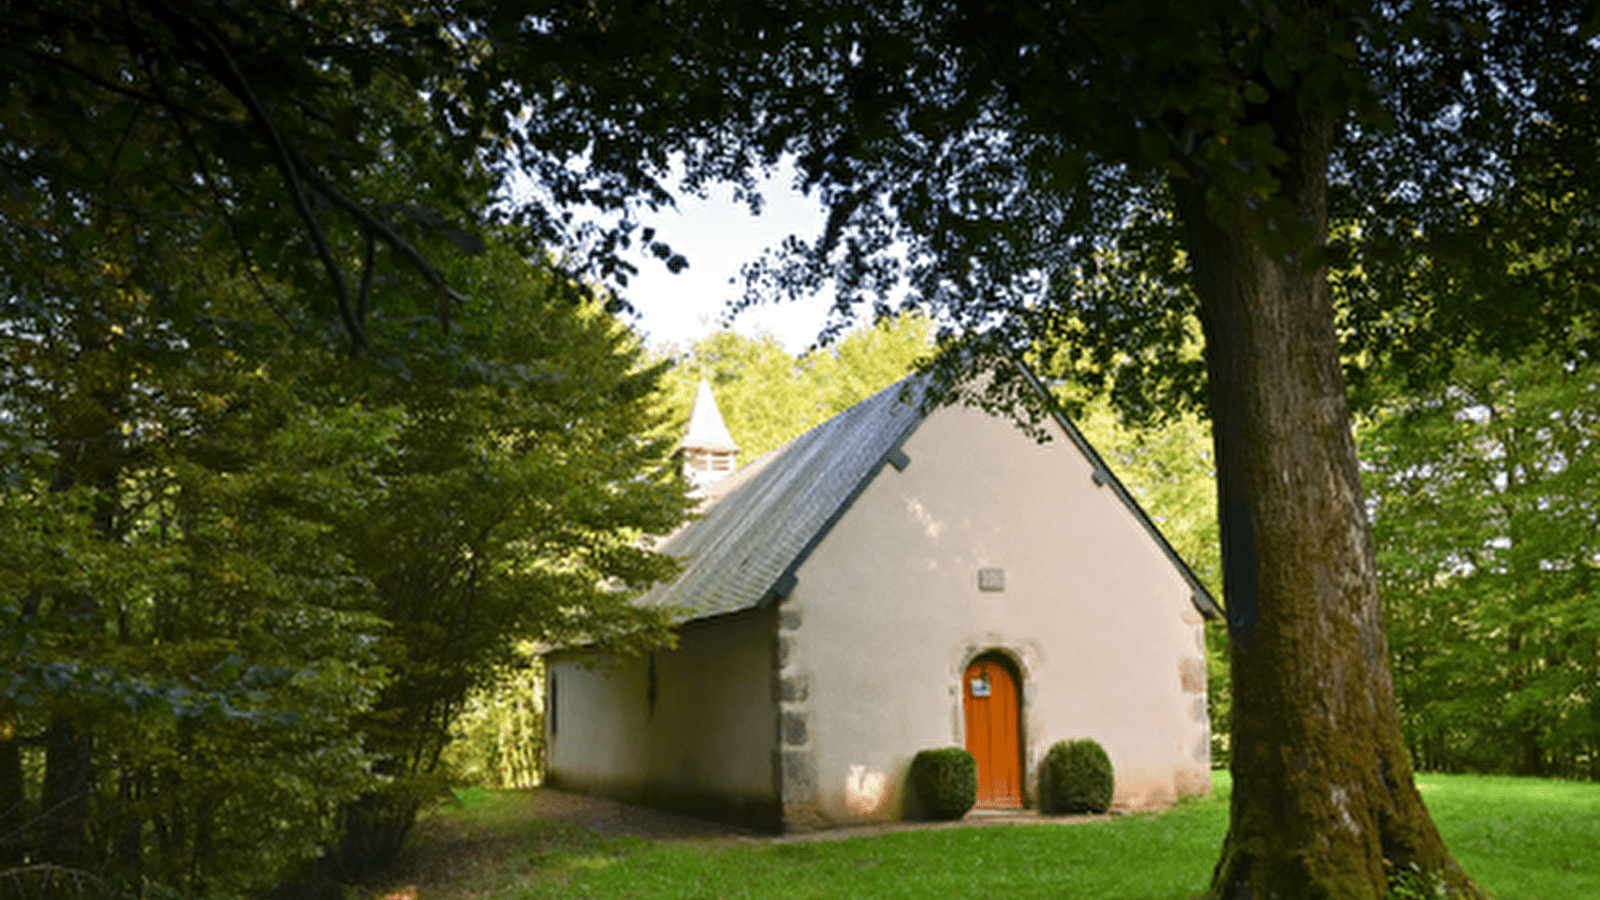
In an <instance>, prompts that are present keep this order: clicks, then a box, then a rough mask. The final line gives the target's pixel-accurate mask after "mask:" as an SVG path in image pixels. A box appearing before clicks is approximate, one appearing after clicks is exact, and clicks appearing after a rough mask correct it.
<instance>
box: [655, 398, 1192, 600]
mask: <svg viewBox="0 0 1600 900" xmlns="http://www.w3.org/2000/svg"><path fill="white" fill-rule="evenodd" d="M1028 378H1029V380H1030V381H1031V382H1032V383H1033V385H1034V386H1035V388H1036V389H1038V390H1040V391H1043V390H1044V387H1043V386H1042V385H1040V384H1039V383H1038V382H1037V380H1034V379H1033V376H1032V375H1031V374H1029V375H1028ZM929 385H930V379H929V378H928V377H927V376H922V375H913V376H910V377H908V378H906V379H904V380H902V381H900V382H898V383H896V384H893V385H891V386H889V387H887V388H885V389H883V390H882V391H879V392H878V393H877V394H874V395H873V396H871V397H869V398H867V399H866V400H863V401H861V402H860V403H857V404H856V405H855V406H852V407H850V408H849V409H847V410H845V411H844V412H842V413H840V414H839V415H837V416H834V417H833V418H832V419H829V420H828V421H826V422H823V423H822V424H821V425H818V426H817V427H815V428H813V429H811V430H810V431H807V432H806V433H805V434H802V435H800V436H799V437H797V438H795V439H794V440H792V441H790V442H789V443H787V444H784V445H783V446H781V447H778V448H777V449H775V450H773V451H771V452H770V453H768V454H766V455H765V456H763V457H761V458H759V459H756V460H754V461H752V462H751V463H749V464H748V465H746V466H743V467H741V468H740V469H738V470H737V471H735V472H734V473H733V474H731V475H729V476H728V477H727V478H725V479H723V480H722V481H720V482H718V483H717V484H715V485H713V486H712V487H711V488H710V489H709V491H708V497H707V500H706V503H707V506H706V507H704V508H703V510H702V512H703V517H702V518H699V519H697V520H695V521H692V522H690V523H689V524H688V525H686V526H685V527H684V528H682V529H680V530H679V531H678V532H677V533H675V534H673V535H672V536H671V537H669V538H668V539H667V540H666V541H665V542H663V544H662V546H661V547H660V548H659V549H661V550H662V551H664V552H667V553H671V554H672V555H674V556H677V557H679V558H682V559H685V560H686V561H687V566H686V567H685V569H684V571H683V572H682V574H681V575H679V577H678V579H677V580H676V581H673V582H670V583H665V584H657V585H655V586H654V587H653V588H651V589H650V590H649V591H648V592H647V593H645V594H644V596H643V597H641V598H640V602H642V603H649V604H658V605H665V606H673V607H678V608H679V609H681V610H683V611H684V613H683V615H682V616H681V620H682V621H692V620H696V619H705V618H711V617H713V616H719V615H725V614H727V613H733V612H738V611H740V610H745V609H751V608H754V607H757V606H762V605H765V604H768V603H771V602H774V601H775V600H777V599H778V598H781V597H784V596H787V595H788V593H789V591H790V590H792V589H793V587H794V585H795V581H794V573H795V572H796V571H797V570H798V569H799V568H800V566H801V564H802V563H804V562H805V560H806V558H807V557H809V556H810V555H811V551H812V550H813V549H815V548H816V546H817V545H818V544H819V543H820V542H821V541H822V539H823V538H824V537H825V536H826V535H827V533H828V532H829V531H830V530H831V529H832V527H833V524H834V523H835V522H837V521H838V520H839V518H840V517H841V516H843V515H844V513H845V512H846V511H847V510H848V509H849V508H850V506H851V504H852V503H854V501H855V499H856V497H857V496H859V495H860V493H861V492H862V491H863V490H865V489H866V487H867V485H868V484H870V483H871V482H872V479H873V478H874V477H876V476H877V474H878V472H879V471H881V470H882V469H883V467H884V466H885V465H888V464H894V465H898V466H904V465H905V457H904V456H903V455H902V454H901V451H900V445H901V444H902V443H904V442H905V440H906V438H908V437H910V436H911V433H912V432H913V431H915V430H916V428H917V426H918V425H920V424H921V423H922V420H923V418H924V416H925V413H924V411H923V409H922V407H923V402H922V401H923V399H924V395H925V393H926V392H927V390H928V389H929ZM1055 418H1056V421H1057V424H1058V425H1060V426H1061V428H1062V430H1064V431H1065V432H1066V433H1067V435H1068V436H1069V437H1070V439H1071V440H1072V441H1073V443H1075V444H1076V445H1077V446H1078V447H1079V448H1080V449H1081V450H1082V451H1083V452H1084V453H1085V455H1086V456H1088V458H1089V460H1090V461H1091V463H1092V464H1093V465H1094V467H1095V473H1096V474H1095V477H1096V479H1097V481H1100V482H1101V483H1103V484H1106V485H1107V486H1109V487H1111V488H1112V489H1114V490H1115V491H1116V492H1117V495H1118V497H1119V498H1120V499H1121V500H1122V501H1123V503H1124V504H1125V505H1127V506H1128V508H1129V509H1130V510H1131V511H1132V512H1133V513H1134V514H1135V516H1137V517H1138V519H1139V521H1140V522H1141V523H1143V525H1144V526H1145V529H1146V530H1147V531H1148V532H1149V533H1150V534H1151V536H1152V537H1153V538H1154V539H1155V540H1156V541H1157V542H1158V544H1159V545H1160V547H1161V548H1162V549H1163V550H1164V551H1165V552H1166V554H1167V556H1168V558H1169V559H1171V561H1172V562H1173V563H1174V564H1175V565H1176V566H1177V567H1178V569H1179V571H1180V572H1181V573H1182V574H1183V576H1184V577H1185V579H1187V580H1188V582H1189V584H1190V586H1191V587H1192V588H1193V590H1194V604H1195V607H1196V608H1197V609H1198V610H1199V611H1200V612H1201V613H1202V614H1203V615H1205V616H1207V617H1208V618H1215V617H1219V616H1220V615H1221V609H1220V607H1219V606H1218V605H1217V603H1216V601H1215V600H1214V599H1213V598H1212V597H1211V595H1210V593H1209V592H1207V591H1206V588H1205V586H1204V585H1203V584H1201V582H1200V580H1199V578H1197V577H1196V576H1195V574H1194V573H1193V571H1191V570H1190V569H1189V566H1188V565H1187V564H1186V563H1185V562H1184V561H1183V560H1182V558H1180V557H1179V556H1178V554H1177V552H1176V551H1174V550H1173V549H1172V546H1171V544H1169V543H1168V542H1167V540H1166V538H1165V536H1163V535H1162V534H1161V532H1160V530H1159V529H1158V528H1157V527H1156V526H1155V523H1154V522H1152V521H1151V520H1150V517H1149V516H1147V515H1146V514H1145V512H1144V510H1143V509H1141V508H1140V507H1139V505H1138V503H1137V502H1135V501H1134V499H1133V497H1132V495H1130V494H1129V493H1128V492H1127V490H1126V489H1125V488H1124V487H1123V486H1122V484H1121V482H1119V481H1118V480H1117V479H1116V477H1115V475H1113V474H1112V473H1111V471H1110V469H1109V468H1107V466H1106V465H1105V462H1104V460H1102V459H1101V458H1100V455H1099V454H1098V453H1097V452H1095V450H1094V448H1093V447H1092V446H1090V444H1089V442H1088V440H1087V439H1086V438H1084V436H1083V435H1082V433H1080V432H1079V431H1078V429H1077V427H1076V426H1075V425H1073V424H1072V423H1071V421H1069V420H1068V419H1067V418H1066V417H1065V416H1060V415H1057V416H1056V417H1055Z"/></svg>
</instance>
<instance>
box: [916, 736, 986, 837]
mask: <svg viewBox="0 0 1600 900" xmlns="http://www.w3.org/2000/svg"><path fill="white" fill-rule="evenodd" d="M910 778H911V788H912V790H914V791H916V792H917V799H919V800H921V801H922V805H923V806H924V807H926V808H927V810H928V813H929V815H931V816H933V817H934V818H936V819H959V818H961V817H962V816H964V815H966V814H967V810H969V809H971V808H972V804H974V803H976V802H978V760H977V759H976V758H975V757H974V756H973V755H972V754H971V753H968V752H967V751H966V750H965V749H963V748H961V747H941V748H939V749H937V750H923V751H921V752H920V753H918V754H917V755H916V756H914V757H912V759H911V775H910Z"/></svg>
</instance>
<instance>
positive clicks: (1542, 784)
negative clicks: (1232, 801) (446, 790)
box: [376, 773, 1600, 900]
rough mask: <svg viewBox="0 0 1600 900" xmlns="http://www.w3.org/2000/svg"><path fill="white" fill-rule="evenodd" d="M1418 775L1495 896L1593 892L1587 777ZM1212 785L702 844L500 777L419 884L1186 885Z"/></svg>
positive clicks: (688, 893) (582, 893) (1077, 888)
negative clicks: (611, 822) (989, 820)
mask: <svg viewBox="0 0 1600 900" xmlns="http://www.w3.org/2000/svg"><path fill="white" fill-rule="evenodd" d="M1418 781H1419V783H1421V784H1422V785H1423V786H1424V787H1423V797H1424V799H1425V800H1426V801H1427V802H1428V806H1429V808H1430V809H1432V810H1433V813H1434V818H1435V821H1437V822H1438V824H1439V827H1440V829H1441V830H1442V831H1443V832H1444V836H1445V840H1446V842H1447V843H1448V844H1449V845H1450V847H1451V849H1452V850H1453V851H1454V853H1455V854H1456V858H1457V859H1458V860H1459V861H1460V862H1461V864H1462V865H1463V866H1465V867H1466V869H1467V871H1468V872H1470V873H1471V874H1472V875H1473V877H1474V878H1475V879H1476V880H1477V881H1478V883H1479V884H1481V885H1483V886H1484V887H1486V888H1488V889H1489V890H1490V891H1491V892H1492V893H1493V894H1494V895H1495V896H1496V897H1497V898H1499V900H1595V898H1600V784H1572V783H1564V782H1550V781H1539V780H1533V779H1519V778H1492V777H1480V776H1463V775H1454V776H1447V775H1424V776H1421V777H1420V778H1419V779H1418ZM1218 788H1219V790H1218V794H1219V796H1217V797H1215V798H1213V799H1208V800H1204V801H1198V802H1189V803H1185V804H1183V805H1181V806H1179V807H1178V808H1176V809H1174V810H1171V811H1169V812H1167V813H1164V814H1161V815H1141V816H1123V817H1117V818H1114V819H1110V820H1108V821H1105V822H1095V823H1087V824H1082V825H1072V826H1045V825H1017V826H994V827H985V828H953V829H941V830H928V831H899V832H894V833H889V834H883V835H878V836H874V837H859V838H851V839H847V840H839V841H820V842H807V843H776V842H772V843H756V844H745V843H722V844H713V845H701V844H657V843H653V842H649V841H643V840H638V839H621V840H615V839H605V838H601V837H599V836H597V835H595V834H593V833H592V832H588V831H585V830H583V829H579V828H570V827H562V826H554V825H551V824H549V823H542V822H538V821H528V820H524V819H518V818H517V817H516V816H515V814H514V813H512V812H510V811H511V810H512V809H514V806H515V804H513V803H511V802H509V798H510V797H511V796H513V795H511V794H510V793H509V792H508V793H505V794H502V793H500V792H492V791H470V792H464V793H463V796H462V800H463V802H461V803H459V804H457V805H454V806H452V807H449V808H447V809H446V810H444V811H443V812H441V813H440V814H439V818H440V820H441V821H438V822H435V823H433V827H431V828H429V829H424V830H423V834H424V835H427V834H439V833H441V832H440V831H439V829H440V828H444V829H446V830H447V831H449V832H450V833H452V834H454V835H455V836H456V837H457V838H460V837H461V836H463V835H466V836H474V835H475V836H478V843H477V844H472V843H471V842H470V841H469V842H467V843H464V844H456V845H455V847H456V849H455V850H453V851H452V853H451V856H452V859H450V860H448V861H445V862H446V863H447V865H446V866H445V868H444V869H442V870H436V871H435V872H434V874H433V877H432V878H426V879H424V880H423V881H422V882H420V892H419V895H418V896H419V900H436V898H440V900H443V898H467V897H475V898H481V897H493V898H496V900H533V898H546V897H593V898H624V897H627V898H724V897H747V898H775V900H776V898H783V900H794V898H802V900H803V898H823V897H829V898H831V897H848V898H878V897H890V898H892V897H905V898H916V900H923V898H946V897H948V898H968V897H973V896H987V897H1005V898H1008V900H1009V898H1025V897H1070V898H1078V900H1093V898H1108V900H1109V898H1115V900H1188V898H1191V897H1194V896H1196V895H1197V894H1199V893H1200V892H1201V891H1203V890H1204V889H1205V886H1206V882H1207V880H1208V878H1209V876H1210V873H1211V866H1212V865H1213V864H1214V863H1215V861H1216V857H1217V852H1218V850H1219V848H1220V847H1221V842H1222V836H1223V833H1224V832H1225V831H1226V829H1227V816H1228V810H1227V801H1226V791H1227V788H1228V781H1227V776H1226V774H1225V773H1223V774H1222V775H1221V777H1219V778H1218ZM465 846H475V847H477V848H478V849H476V850H473V851H467V852H463V851H462V850H461V849H460V848H461V847H465ZM419 849H422V850H424V851H425V849H426V848H419ZM424 855H425V852H424ZM376 896H378V897H382V896H384V893H378V894H377V895H376Z"/></svg>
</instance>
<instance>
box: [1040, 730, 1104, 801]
mask: <svg viewBox="0 0 1600 900" xmlns="http://www.w3.org/2000/svg"><path fill="white" fill-rule="evenodd" d="M1044 776H1045V807H1046V808H1047V809H1049V810H1050V811H1051V812H1060V813H1082V812H1093V813H1103V812H1105V811H1106V808H1107V807H1109V806H1111V795H1112V792H1113V791H1114V789H1115V788H1116V776H1115V775H1114V774H1113V773H1112V771H1111V757H1109V756H1106V750H1105V748H1104V747H1102V746H1100V745H1099V743H1097V742H1095V741H1093V740H1091V739H1089V738H1082V739H1079V740H1075V741H1058V742H1056V744H1055V746H1053V747H1051V748H1050V752H1049V753H1047V754H1045V757H1044Z"/></svg>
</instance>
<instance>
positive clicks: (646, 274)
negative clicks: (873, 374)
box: [619, 174, 833, 353]
mask: <svg viewBox="0 0 1600 900" xmlns="http://www.w3.org/2000/svg"><path fill="white" fill-rule="evenodd" d="M787 177H788V176H787V174H782V175H779V176H776V177H774V178H770V179H768V180H767V181H765V182H763V183H762V185H761V194H762V197H763V198H764V200H765V201H766V202H765V205H764V206H763V207H762V210H761V214H760V215H752V214H751V213H750V211H749V209H748V208H746V207H745V206H744V205H743V204H741V203H736V202H735V201H734V199H733V190H732V188H731V187H715V188H713V189H712V190H711V192H710V194H709V196H708V197H707V198H705V199H701V198H699V197H693V196H680V197H679V198H678V208H677V210H664V211H662V212H660V213H656V214H648V215H642V216H640V223H641V224H642V225H643V226H644V227H647V228H655V230H656V240H659V241H664V242H666V243H667V244H668V245H670V246H671V247H672V250H673V252H674V253H680V254H682V255H683V256H684V257H686V258H687V259H688V260H689V268H687V269H685V270H683V271H682V272H679V273H677V274H676V275H674V274H673V273H672V272H670V271H668V270H667V266H666V264H665V263H663V262H662V261H661V260H658V259H656V258H655V257H653V256H650V255H649V254H648V253H647V252H645V251H643V250H636V251H635V252H633V253H632V254H631V255H630V256H629V257H628V259H629V261H630V262H632V263H633V264H634V265H636V266H638V267H639V271H638V273H637V274H635V275H633V276H630V277H629V279H628V286H627V287H626V288H624V289H622V290H621V291H620V292H619V293H620V294H621V295H622V296H623V297H624V298H626V299H627V301H628V302H629V303H631V304H633V307H634V309H636V310H637V311H638V318H637V320H636V323H635V328H636V329H637V330H638V331H639V332H640V334H642V335H643V336H644V338H645V341H646V343H648V344H649V345H650V346H652V347H656V348H665V347H666V346H667V345H669V344H676V345H678V346H680V347H682V346H686V345H688V344H689V343H692V342H693V341H696V340H699V339H700V338H703V337H705V336H707V335H709V334H711V333H712V332H713V331H716V330H717V329H719V328H721V327H723V319H724V316H725V314H726V306H727V302H728V301H729V300H731V299H734V298H736V297H738V296H740V295H741V294H742V293H743V290H744V286H743V280H742V279H740V278H739V270H740V268H742V267H743V266H744V265H746V264H747V263H752V262H755V261H756V260H757V259H759V258H760V257H761V254H762V251H764V250H767V249H769V248H776V247H778V245H780V244H781V243H782V242H783V239H784V238H786V237H788V236H789V235H791V234H793V235H798V236H799V237H800V239H801V240H804V241H808V242H810V241H814V240H816V238H817V236H818V235H820V234H821V233H822V226H823V223H824V221H825V217H824V215H823V212H822V207H821V204H820V203H818V201H817V200H816V199H815V198H810V197H806V196H804V195H802V194H800V193H799V192H798V191H796V190H794V189H793V188H791V187H789V184H788V181H787ZM832 300H833V297H832V295H831V293H829V294H819V295H816V296H814V297H812V298H809V299H806V300H800V301H795V302H782V303H771V304H763V305H761V306H759V307H756V308H754V309H750V310H747V311H745V312H744V313H742V314H740V315H739V316H738V318H737V319H735V320H734V322H733V326H732V327H733V329H734V330H735V331H738V332H739V333H741V334H746V335H751V336H755V335H757V334H759V333H761V332H763V331H766V332H771V333H772V334H774V335H775V336H777V338H778V339H779V340H780V341H782V342H783V345H784V348H785V349H787V350H788V351H789V352H790V353H799V352H801V351H803V350H805V349H806V348H807V347H808V346H810V344H811V343H812V342H813V341H814V340H816V337H817V334H818V332H820V331H821V330H822V326H823V323H824V321H825V320H826V319H827V313H828V306H829V304H830V303H831V302H832Z"/></svg>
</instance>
